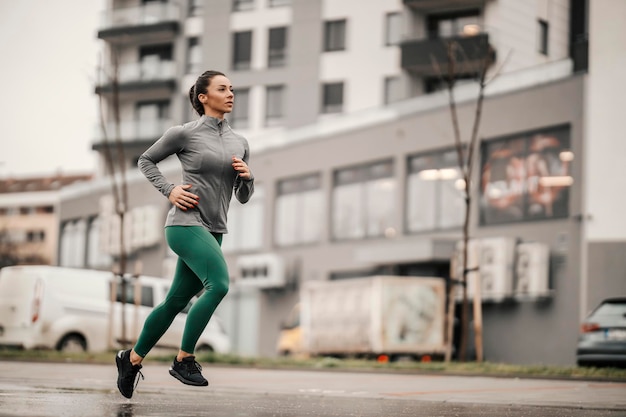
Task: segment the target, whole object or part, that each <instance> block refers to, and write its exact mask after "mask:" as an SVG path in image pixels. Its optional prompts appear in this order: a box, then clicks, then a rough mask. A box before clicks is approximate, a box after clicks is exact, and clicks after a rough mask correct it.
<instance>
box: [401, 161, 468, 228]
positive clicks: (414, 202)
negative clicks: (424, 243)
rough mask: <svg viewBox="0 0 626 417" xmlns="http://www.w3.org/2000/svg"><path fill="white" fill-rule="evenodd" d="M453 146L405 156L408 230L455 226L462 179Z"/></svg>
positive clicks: (460, 207) (462, 212)
mask: <svg viewBox="0 0 626 417" xmlns="http://www.w3.org/2000/svg"><path fill="white" fill-rule="evenodd" d="M457 161H458V158H457V153H456V150H455V149H453V150H447V151H444V152H436V153H429V154H421V155H416V156H412V157H410V158H409V161H408V166H409V174H408V178H407V201H406V204H407V206H406V226H407V229H408V231H409V232H423V231H430V230H438V229H449V228H454V227H459V226H461V225H462V224H463V219H464V215H465V199H464V196H465V182H464V181H463V179H462V178H461V174H460V170H459V167H458V162H457Z"/></svg>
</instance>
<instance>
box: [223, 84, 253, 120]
mask: <svg viewBox="0 0 626 417" xmlns="http://www.w3.org/2000/svg"><path fill="white" fill-rule="evenodd" d="M233 93H234V95H235V105H234V106H233V111H232V112H230V114H229V115H227V119H228V121H229V123H230V124H231V126H232V127H234V128H235V129H247V128H248V126H249V117H250V115H249V112H250V89H249V88H241V89H236V90H234V91H233Z"/></svg>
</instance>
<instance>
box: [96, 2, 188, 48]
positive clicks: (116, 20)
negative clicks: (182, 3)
mask: <svg viewBox="0 0 626 417" xmlns="http://www.w3.org/2000/svg"><path fill="white" fill-rule="evenodd" d="M179 19H180V9H179V7H178V6H177V5H175V4H172V3H150V4H146V5H144V6H138V7H128V8H123V9H112V10H106V11H105V12H103V14H102V17H101V21H100V26H99V28H98V37H99V38H101V39H102V38H108V37H111V36H117V35H120V34H126V35H127V34H129V33H133V32H137V33H145V32H146V31H155V30H157V31H162V30H168V31H176V30H177V29H178V25H179Z"/></svg>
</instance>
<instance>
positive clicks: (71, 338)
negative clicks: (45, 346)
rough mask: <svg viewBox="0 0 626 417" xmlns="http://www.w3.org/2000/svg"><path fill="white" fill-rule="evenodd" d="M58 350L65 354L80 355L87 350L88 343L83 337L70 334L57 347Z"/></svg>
mask: <svg viewBox="0 0 626 417" xmlns="http://www.w3.org/2000/svg"><path fill="white" fill-rule="evenodd" d="M57 350H59V351H61V352H65V353H80V352H85V351H86V350H87V342H86V341H85V339H84V338H83V337H82V336H79V335H77V334H68V335H67V336H65V337H63V339H61V341H60V342H59V344H58V345H57Z"/></svg>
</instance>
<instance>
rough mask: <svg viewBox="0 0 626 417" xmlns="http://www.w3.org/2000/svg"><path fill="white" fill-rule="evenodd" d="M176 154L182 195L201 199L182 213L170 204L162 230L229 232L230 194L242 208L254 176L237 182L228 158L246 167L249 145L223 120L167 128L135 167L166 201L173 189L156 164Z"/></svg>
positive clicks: (250, 192) (198, 121)
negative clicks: (183, 228) (185, 187)
mask: <svg viewBox="0 0 626 417" xmlns="http://www.w3.org/2000/svg"><path fill="white" fill-rule="evenodd" d="M173 154H176V156H177V157H178V159H179V161H180V163H181V166H182V171H183V184H191V188H189V189H188V190H186V191H189V192H191V193H194V194H196V195H198V196H199V197H200V199H199V201H198V205H197V207H196V208H188V209H187V210H182V209H180V208H178V207H176V206H174V205H172V208H171V210H170V211H169V213H168V214H167V219H166V221H165V226H204V227H206V228H207V229H208V230H209V231H210V232H214V233H228V230H227V228H226V219H227V214H228V207H229V205H230V199H231V197H232V195H233V189H234V191H235V196H236V197H237V200H239V201H240V202H241V203H246V202H247V201H248V200H249V199H250V197H251V196H252V194H253V193H254V177H252V172H250V176H251V178H250V179H249V180H244V179H241V178H240V177H239V175H238V173H237V171H235V169H234V168H233V166H232V163H233V161H232V157H233V156H236V157H238V158H241V159H242V160H243V161H244V162H246V163H248V159H249V157H250V148H249V146H248V141H247V140H246V139H245V138H244V137H243V136H241V135H238V134H236V133H235V132H233V131H232V129H231V128H230V126H229V125H228V122H227V121H226V119H224V120H223V121H220V120H219V119H216V118H214V117H209V116H206V115H205V116H202V117H200V118H199V119H198V120H196V121H193V122H189V123H185V124H184V125H182V126H174V127H171V128H170V129H168V130H167V131H166V132H165V134H163V136H162V137H161V138H160V139H159V140H158V141H156V142H155V143H154V144H153V145H152V146H151V147H150V148H149V149H148V150H147V151H145V152H144V153H143V154H142V155H141V156H140V157H139V161H138V163H137V165H138V166H139V169H140V170H141V172H142V173H143V174H144V175H145V176H146V178H148V180H150V182H151V183H152V185H154V187H155V188H156V189H157V190H159V191H160V192H161V193H162V194H163V195H164V196H166V197H169V195H170V192H171V191H172V189H173V188H174V187H175V185H174V184H172V183H170V182H169V181H167V179H166V178H165V177H164V176H163V174H162V173H161V171H160V170H159V169H158V168H157V164H158V163H159V162H160V161H162V160H164V159H165V158H167V157H168V156H170V155H173Z"/></svg>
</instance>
